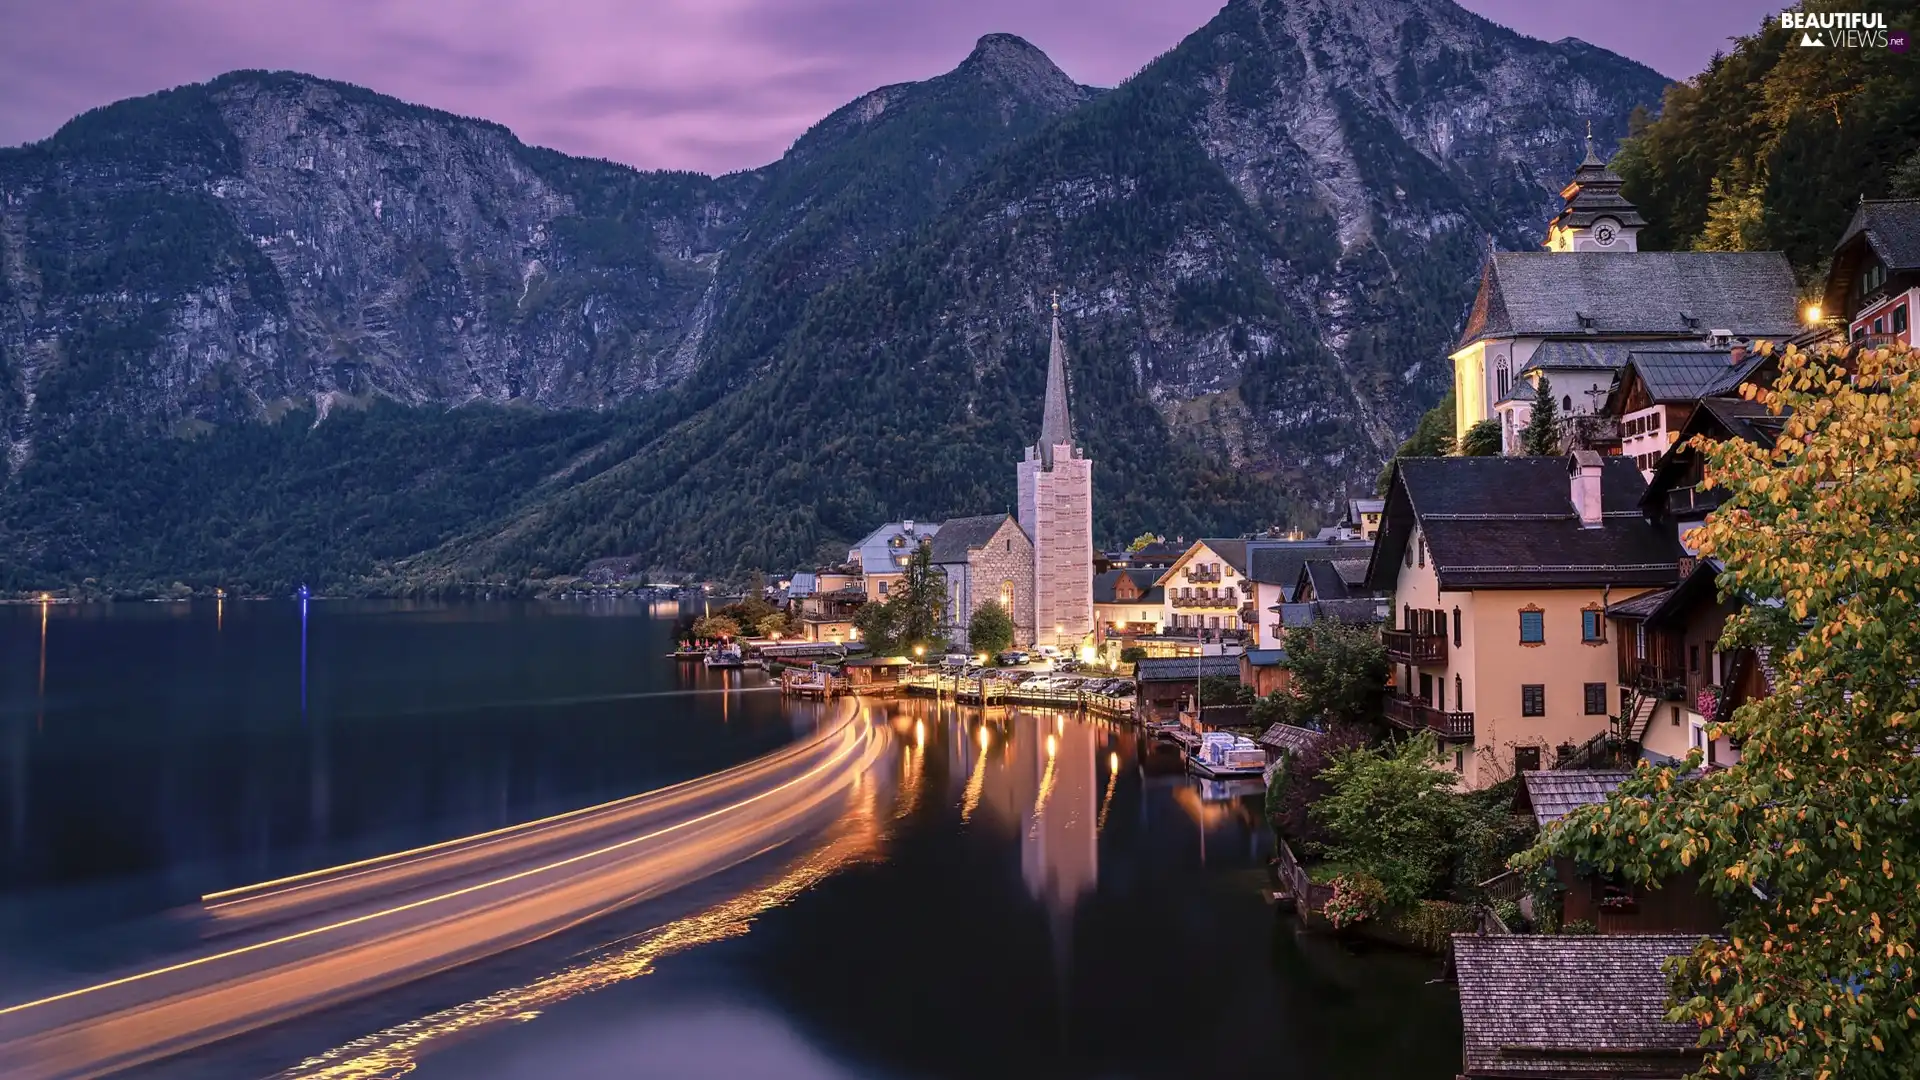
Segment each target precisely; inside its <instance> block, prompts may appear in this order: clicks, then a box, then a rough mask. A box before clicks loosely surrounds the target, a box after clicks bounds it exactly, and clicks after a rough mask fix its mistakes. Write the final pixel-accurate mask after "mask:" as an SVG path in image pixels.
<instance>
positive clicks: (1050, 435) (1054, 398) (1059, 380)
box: [1037, 304, 1073, 468]
mask: <svg viewBox="0 0 1920 1080" xmlns="http://www.w3.org/2000/svg"><path fill="white" fill-rule="evenodd" d="M1071 442H1073V416H1072V414H1071V413H1069V412H1068V411H1067V347H1066V346H1065V345H1064V344H1062V343H1061V341H1060V308H1059V305H1058V304H1056V305H1055V306H1054V311H1053V339H1052V341H1051V342H1049V344H1048V346H1047V401H1046V405H1045V407H1044V408H1043V409H1042V410H1041V412H1040V441H1039V443H1038V444H1037V445H1038V448H1039V450H1040V460H1041V461H1044V462H1046V463H1047V466H1048V467H1049V468H1051V467H1052V466H1053V448H1054V447H1056V446H1064V445H1067V444H1069V443H1071Z"/></svg>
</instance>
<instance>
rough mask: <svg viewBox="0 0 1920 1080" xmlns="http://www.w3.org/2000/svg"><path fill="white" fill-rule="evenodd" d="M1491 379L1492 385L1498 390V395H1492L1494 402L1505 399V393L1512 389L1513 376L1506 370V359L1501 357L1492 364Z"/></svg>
mask: <svg viewBox="0 0 1920 1080" xmlns="http://www.w3.org/2000/svg"><path fill="white" fill-rule="evenodd" d="M1493 379H1494V385H1495V386H1496V387H1498V389H1499V393H1497V394H1495V395H1494V400H1495V401H1498V400H1500V399H1501V398H1504V397H1506V396H1507V391H1508V390H1510V389H1512V388H1513V374H1512V372H1510V371H1508V370H1507V358H1506V357H1504V356H1502V357H1500V358H1498V359H1497V360H1495V361H1494V362H1493Z"/></svg>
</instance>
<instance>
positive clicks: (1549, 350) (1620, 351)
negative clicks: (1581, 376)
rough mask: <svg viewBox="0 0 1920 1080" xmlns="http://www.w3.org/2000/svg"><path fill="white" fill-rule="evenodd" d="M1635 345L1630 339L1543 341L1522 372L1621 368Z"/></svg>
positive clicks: (1522, 368) (1523, 365)
mask: <svg viewBox="0 0 1920 1080" xmlns="http://www.w3.org/2000/svg"><path fill="white" fill-rule="evenodd" d="M1632 348H1633V343H1632V342H1627V341H1543V342H1541V343H1540V347H1539V348H1537V349H1535V350H1533V355H1532V356H1529V357H1528V358H1527V362H1526V363H1524V364H1521V365H1520V371H1521V372H1522V373H1525V372H1528V371H1533V370H1534V369H1536V368H1538V369H1540V370H1542V371H1603V370H1604V371H1618V370H1620V367H1621V365H1623V364H1625V363H1626V362H1627V354H1628V352H1629V351H1631V350H1632ZM1529 396H1531V395H1529Z"/></svg>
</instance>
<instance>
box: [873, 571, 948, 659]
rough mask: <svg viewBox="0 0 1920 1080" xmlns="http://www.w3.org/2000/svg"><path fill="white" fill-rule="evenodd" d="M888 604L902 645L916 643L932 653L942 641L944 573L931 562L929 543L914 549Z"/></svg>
mask: <svg viewBox="0 0 1920 1080" xmlns="http://www.w3.org/2000/svg"><path fill="white" fill-rule="evenodd" d="M887 606H888V607H890V608H894V609H895V613H894V633H895V635H896V636H897V637H898V638H899V642H900V645H901V647H902V648H906V649H911V648H914V647H916V646H918V647H920V648H924V649H927V650H928V651H930V652H931V651H934V647H935V646H936V645H937V644H938V645H944V644H945V641H944V639H942V638H941V637H940V615H941V613H942V612H944V611H945V610H946V609H947V575H946V572H945V571H943V570H940V569H939V568H937V567H935V566H934V565H933V548H932V547H931V546H930V545H928V544H921V545H919V546H918V547H916V548H914V551H913V554H912V555H911V556H910V557H909V558H908V559H907V566H906V570H905V572H903V573H902V574H901V575H900V583H899V584H898V585H897V586H895V587H894V590H893V594H892V595H891V596H889V597H888V598H887Z"/></svg>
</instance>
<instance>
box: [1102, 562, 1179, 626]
mask: <svg viewBox="0 0 1920 1080" xmlns="http://www.w3.org/2000/svg"><path fill="white" fill-rule="evenodd" d="M1159 577H1160V572H1159V571H1158V570H1155V569H1152V568H1150V567H1141V568H1138V569H1127V570H1108V571H1106V572H1105V573H1102V574H1096V575H1094V579H1093V615H1094V636H1095V637H1096V638H1097V639H1098V640H1100V641H1102V642H1104V641H1107V640H1110V639H1113V638H1126V637H1132V636H1134V635H1136V634H1158V633H1159V632H1160V627H1161V626H1162V623H1163V620H1164V619H1165V617H1166V616H1165V612H1164V607H1165V604H1166V590H1165V589H1163V588H1162V587H1161V586H1160V585H1159V584H1158V583H1157V582H1158V579H1159Z"/></svg>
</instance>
